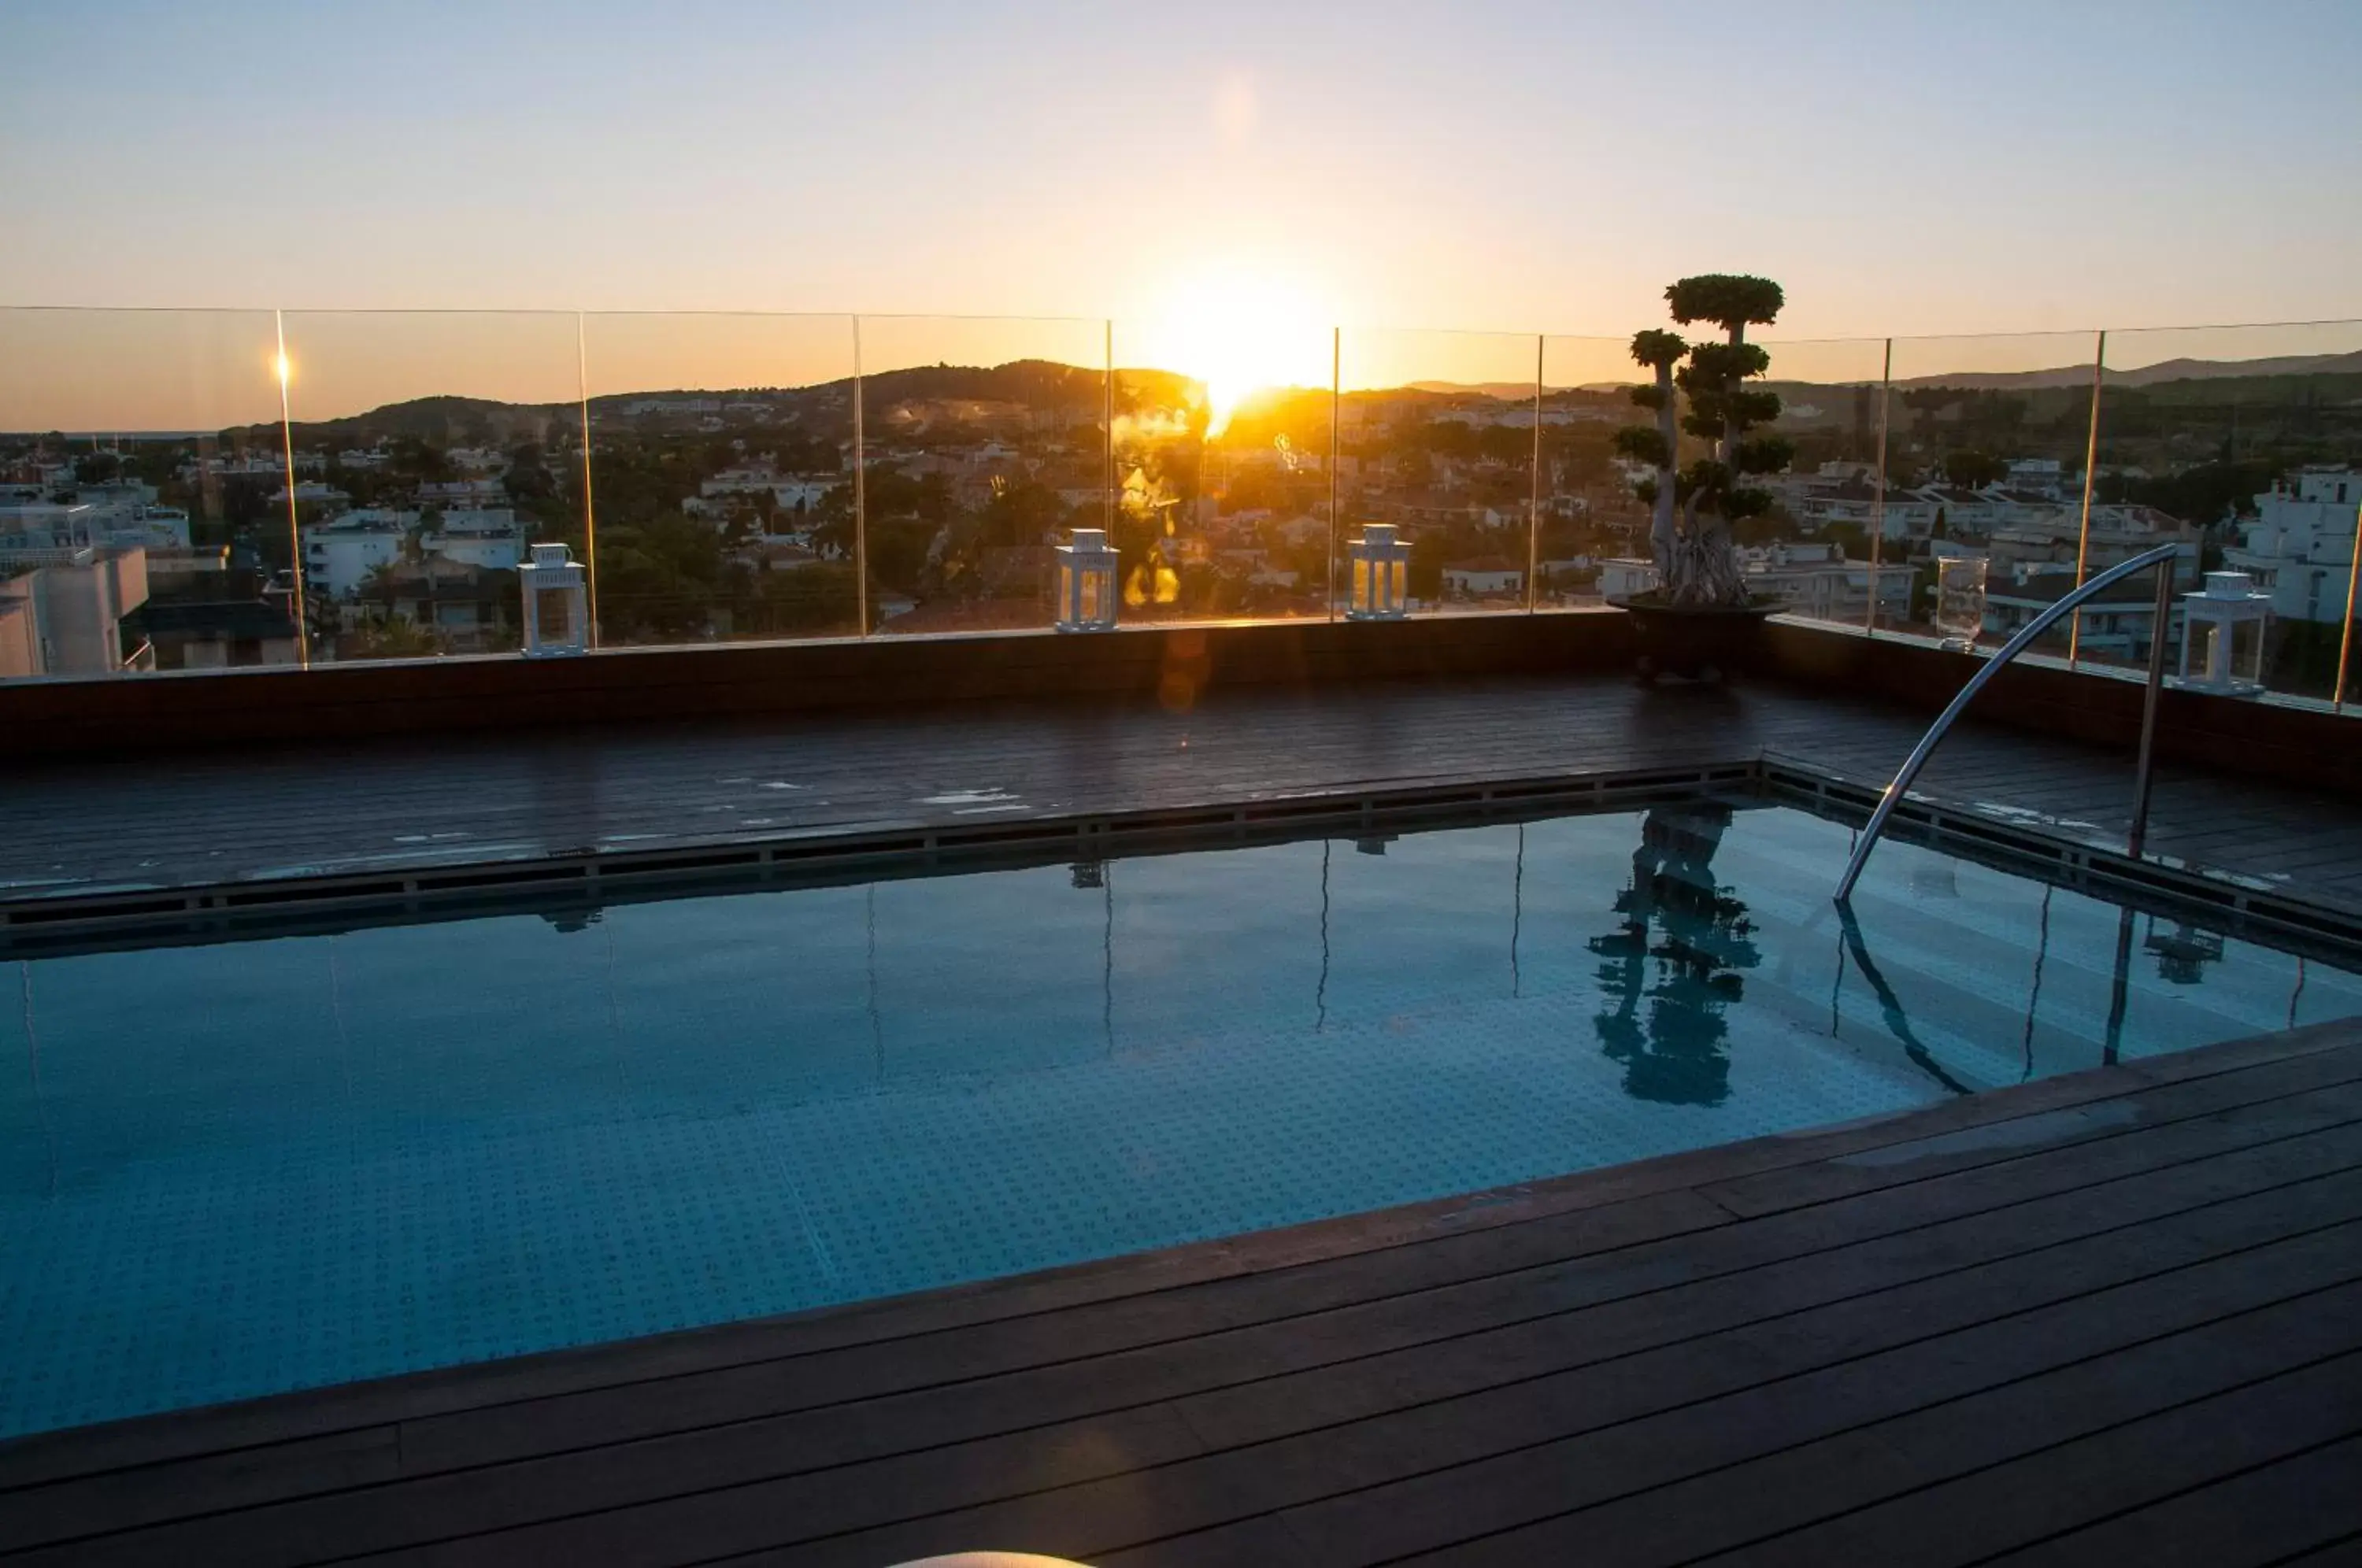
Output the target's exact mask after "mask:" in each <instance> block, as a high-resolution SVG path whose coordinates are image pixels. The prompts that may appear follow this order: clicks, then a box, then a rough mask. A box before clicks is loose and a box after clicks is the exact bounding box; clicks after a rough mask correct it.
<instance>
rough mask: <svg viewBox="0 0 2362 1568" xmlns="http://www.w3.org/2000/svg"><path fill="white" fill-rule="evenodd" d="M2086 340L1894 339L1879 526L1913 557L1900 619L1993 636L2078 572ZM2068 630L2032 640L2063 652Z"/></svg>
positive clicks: (1951, 635) (2149, 594)
mask: <svg viewBox="0 0 2362 1568" xmlns="http://www.w3.org/2000/svg"><path fill="white" fill-rule="evenodd" d="M2096 348H2097V339H2096V337H2094V335H2093V334H2092V333H2089V332H2042V333H2018V334H1993V335H1988V336H1979V337H1898V338H1896V339H1894V359H1893V381H1892V384H1891V385H1892V390H1891V391H1890V392H1889V395H1888V399H1887V417H1888V428H1887V464H1886V468H1887V479H1888V489H1887V496H1886V517H1887V522H1886V537H1887V541H1888V543H1889V545H1890V546H1900V547H1903V548H1904V550H1905V551H1906V553H1907V558H1908V559H1909V561H1910V562H1911V565H1912V573H1913V584H1912V593H1913V608H1912V614H1911V617H1910V620H1909V622H1908V625H1909V628H1910V629H1912V630H1915V631H1918V632H1921V633H1924V634H1926V635H1929V636H1936V637H1941V638H1943V639H1945V640H1946V641H1948V642H1950V643H1951V644H1952V645H1953V646H1966V645H1970V644H1974V645H1975V646H1983V647H1988V648H1990V647H1993V646H1999V645H2000V644H2001V643H2003V642H2005V641H2006V640H2008V638H2009V637H2010V635H2012V634H2014V632H2015V631H2017V630H2018V629H2019V628H2020V627H2022V626H2024V625H2025V623H2026V622H2027V621H2028V620H2029V619H2031V618H2032V617H2033V616H2035V615H2036V614H2039V613H2041V612H2042V610H2043V609H2044V608H2045V607H2046V606H2047V605H2048V604H2049V603H2051V602H2055V601H2056V600H2057V599H2058V596H2059V595H2060V594H2061V593H2064V592H2066V591H2070V589H2071V588H2072V587H2073V586H2074V583H2075V580H2076V579H2075V563H2076V556H2077V553H2078V550H2079V547H2080V545H2081V525H2082V500H2083V470H2084V458H2085V453H2086V450H2087V447H2088V445H2089V442H2090V439H2091V417H2092V357H2093V354H2094V352H2095V350H2096ZM1980 564H1981V569H1980ZM2131 591H2132V592H2133V593H2134V595H2135V597H2136V598H2138V599H2140V600H2141V602H2144V603H2147V602H2152V601H2153V599H2154V591H2153V590H2151V589H2148V588H2142V587H2137V586H2136V587H2135V588H2134V589H2132V590H2131ZM2115 619H2116V613H2115V612H2114V611H2111V612H2109V620H2108V623H2107V624H2108V626H2109V635H2110V636H2111V637H2113V636H2114V634H2115ZM2093 624H2094V626H2097V625H2098V624H2099V623H2097V622H2095V623H2093ZM2069 635H2070V634H2069V628H2068V627H2067V626H2066V625H2064V624H2061V625H2060V626H2059V627H2058V629H2057V631H2056V632H2055V634H2054V635H2051V636H2050V637H2048V638H2047V639H2046V640H2045V641H2044V642H2043V643H2042V644H2041V645H2040V646H2039V648H2038V649H2037V652H2039V653H2045V654H2050V653H2055V654H2057V655H2058V656H2059V657H2065V656H2066V654H2067V651H2068V644H2069Z"/></svg>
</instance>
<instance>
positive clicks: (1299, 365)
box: [1142, 271, 1330, 436]
mask: <svg viewBox="0 0 2362 1568" xmlns="http://www.w3.org/2000/svg"><path fill="white" fill-rule="evenodd" d="M1147 336H1148V338H1149V341H1148V342H1147V343H1145V344H1143V345H1142V348H1143V349H1144V350H1145V352H1144V353H1143V354H1142V361H1143V362H1145V363H1148V364H1153V365H1155V366H1158V367H1160V368H1162V369H1166V370H1178V371H1180V372H1182V373H1183V374H1184V375H1187V376H1189V377H1192V378H1193V379H1195V380H1196V381H1199V382H1201V383H1203V385H1204V386H1205V389H1206V402H1207V404H1208V414H1209V418H1208V423H1207V427H1206V434H1207V435H1208V436H1220V434H1221V433H1222V431H1223V429H1224V427H1225V426H1227V425H1229V424H1230V422H1231V415H1232V414H1235V413H1236V412H1237V411H1238V407H1239V404H1240V403H1242V402H1243V401H1244V400H1245V399H1247V398H1248V397H1250V396H1252V395H1253V393H1255V392H1259V391H1262V390H1263V389H1264V388H1267V387H1285V386H1326V385H1328V383H1329V374H1330V326H1329V317H1328V315H1327V314H1325V313H1323V312H1322V311H1321V310H1320V309H1319V307H1318V306H1317V305H1316V304H1314V303H1313V301H1312V300H1311V298H1310V296H1309V295H1308V294H1306V293H1302V292H1300V291H1298V290H1296V289H1293V288H1291V287H1289V286H1288V285H1287V284H1286V283H1283V282H1280V281H1278V280H1277V279H1275V278H1272V277H1268V276H1264V275H1260V274H1256V273H1253V272H1247V271H1209V272H1205V273H1200V274H1198V275H1197V276H1194V277H1191V278H1189V279H1187V280H1186V281H1184V282H1180V283H1178V284H1176V285H1175V287H1174V288H1173V289H1172V290H1171V292H1170V293H1168V294H1167V296H1166V298H1165V302H1164V305H1163V307H1162V308H1161V309H1159V310H1158V311H1157V312H1156V313H1155V315H1154V316H1153V318H1152V320H1151V324H1150V328H1149V331H1148V334H1147Z"/></svg>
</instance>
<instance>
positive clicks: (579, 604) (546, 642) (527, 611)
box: [517, 545, 590, 658]
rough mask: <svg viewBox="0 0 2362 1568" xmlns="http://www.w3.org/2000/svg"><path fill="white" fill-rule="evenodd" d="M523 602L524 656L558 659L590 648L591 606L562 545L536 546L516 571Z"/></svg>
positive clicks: (577, 570)
mask: <svg viewBox="0 0 2362 1568" xmlns="http://www.w3.org/2000/svg"><path fill="white" fill-rule="evenodd" d="M517 582H518V585H519V586H520V587H521V588H522V589H523V599H524V656H525V657H527V658H557V657H564V656H566V655H568V654H579V653H586V652H588V651H589V650H590V601H589V599H588V598H587V596H586V595H585V594H584V592H583V589H582V569H581V568H580V567H579V566H578V565H576V564H575V563H574V562H573V561H572V560H570V559H568V558H567V554H566V547H565V546H564V545H535V547H533V558H532V559H531V560H529V561H526V562H524V564H523V565H521V566H519V567H518V568H517Z"/></svg>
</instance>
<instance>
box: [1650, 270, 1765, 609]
mask: <svg viewBox="0 0 2362 1568" xmlns="http://www.w3.org/2000/svg"><path fill="white" fill-rule="evenodd" d="M1665 299H1666V302H1667V304H1668V305H1669V306H1670V307H1671V309H1672V317H1673V319H1674V320H1675V321H1676V322H1679V323H1680V324H1682V325H1683V326H1689V325H1690V324H1692V323H1694V322H1707V323H1711V324H1712V325H1714V326H1718V327H1721V328H1722V329H1723V333H1724V338H1723V341H1721V342H1715V341H1712V340H1708V341H1706V342H1703V343H1696V344H1693V343H1690V342H1689V341H1687V340H1686V339H1685V338H1683V337H1682V336H1681V334H1679V333H1676V332H1668V331H1665V330H1664V329H1662V328H1661V327H1651V328H1648V329H1646V330H1643V331H1641V332H1639V333H1636V334H1634V335H1633V338H1632V349H1631V352H1632V359H1633V360H1634V361H1635V362H1636V363H1638V364H1640V365H1643V366H1646V367H1647V368H1648V369H1650V370H1652V371H1653V372H1655V379H1654V381H1653V383H1652V384H1645V385H1642V386H1638V387H1635V388H1633V389H1632V392H1631V398H1632V402H1633V403H1636V404H1637V405H1639V407H1642V408H1646V409H1649V410H1651V411H1652V412H1654V414H1656V424H1655V426H1654V428H1650V427H1649V426H1647V425H1632V426H1628V427H1627V428H1625V429H1623V430H1620V431H1618V432H1617V436H1616V447H1617V451H1618V452H1620V453H1622V454H1623V455H1624V456H1625V457H1628V458H1633V459H1634V460H1636V461H1639V462H1642V463H1645V464H1647V465H1648V466H1649V468H1650V469H1651V470H1652V471H1651V472H1650V474H1649V475H1648V476H1647V477H1645V478H1643V479H1641V480H1638V481H1637V482H1636V483H1635V485H1634V487H1633V488H1634V491H1635V492H1636V493H1637V494H1638V495H1639V498H1640V499H1641V500H1642V501H1644V502H1648V503H1649V504H1650V508H1651V513H1652V516H1651V519H1650V533H1649V546H1650V553H1651V555H1652V556H1653V557H1654V558H1655V559H1656V562H1657V569H1658V574H1659V576H1660V578H1661V591H1662V592H1663V594H1664V596H1665V598H1666V599H1667V600H1668V601H1669V602H1672V603H1675V604H1696V605H1729V604H1744V603H1745V602H1747V597H1748V595H1747V585H1746V582H1745V580H1743V578H1742V577H1741V575H1740V572H1739V567H1738V552H1737V550H1736V549H1735V547H1734V546H1733V540H1732V534H1731V528H1732V525H1734V524H1737V523H1739V522H1742V521H1744V520H1746V519H1748V518H1750V517H1754V516H1758V515H1760V513H1763V512H1764V511H1766V510H1767V509H1769V507H1770V506H1771V496H1770V495H1769V494H1767V493H1766V492H1765V491H1762V490H1760V489H1758V488H1756V487H1755V486H1752V485H1749V484H1748V483H1747V482H1746V480H1747V479H1748V478H1749V476H1751V475H1756V474H1767V473H1777V472H1779V471H1780V470H1782V469H1785V468H1786V467H1787V466H1788V464H1789V463H1790V461H1791V460H1792V459H1793V458H1794V456H1795V453H1794V447H1791V446H1790V444H1789V443H1788V441H1787V440H1786V439H1785V438H1783V437H1781V436H1754V435H1750V434H1749V433H1750V432H1751V431H1753V430H1755V429H1756V428H1758V427H1759V426H1761V425H1768V424H1770V423H1771V421H1773V420H1774V419H1777V418H1778V417H1779V416H1780V398H1779V394H1778V393H1776V392H1766V391H1763V390H1761V389H1760V388H1756V387H1750V386H1749V385H1748V384H1747V383H1748V382H1749V381H1753V380H1755V379H1757V378H1759V377H1760V376H1762V375H1763V373H1764V372H1765V371H1766V370H1769V369H1770V368H1771V355H1769V354H1768V353H1766V352H1765V351H1764V350H1763V348H1761V347H1760V345H1757V344H1753V343H1749V342H1748V341H1747V329H1748V327H1749V326H1767V325H1769V324H1770V323H1771V322H1772V321H1775V320H1777V319H1778V317H1779V315H1780V309H1781V307H1782V306H1783V304H1786V303H1787V302H1786V296H1785V295H1784V294H1783V292H1782V290H1781V288H1780V285H1779V284H1777V283H1775V282H1771V280H1770V279H1768V278H1755V277H1747V276H1742V275H1737V274H1730V273H1721V272H1709V273H1703V274H1700V275H1698V276H1696V277H1691V278H1683V279H1682V280H1680V281H1679V282H1675V283H1673V284H1672V285H1671V286H1669V287H1668V288H1667V289H1666V290H1665ZM1683 436H1688V437H1689V438H1690V439H1691V441H1692V442H1693V443H1695V444H1702V446H1703V447H1704V450H1703V452H1702V453H1700V455H1698V456H1696V457H1694V458H1691V460H1690V461H1688V462H1687V463H1683V461H1682V460H1681V459H1682V455H1683V447H1682V438H1683ZM1691 450H1692V451H1697V450H1698V446H1697V445H1693V447H1691Z"/></svg>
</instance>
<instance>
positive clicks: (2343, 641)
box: [2329, 506, 2362, 713]
mask: <svg viewBox="0 0 2362 1568" xmlns="http://www.w3.org/2000/svg"><path fill="white" fill-rule="evenodd" d="M2356 582H2362V506H2356V508H2355V509H2354V552H2353V554H2352V555H2350V556H2348V557H2347V558H2346V561H2345V624H2342V625H2341V626H2339V627H2338V629H2337V685H2336V686H2335V687H2334V689H2333V690H2331V691H2330V693H2329V711H2330V712H2333V713H2342V712H2345V668H2346V663H2347V661H2348V660H2349V659H2350V658H2351V657H2352V656H2353V653H2354V586H2355V584H2356Z"/></svg>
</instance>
